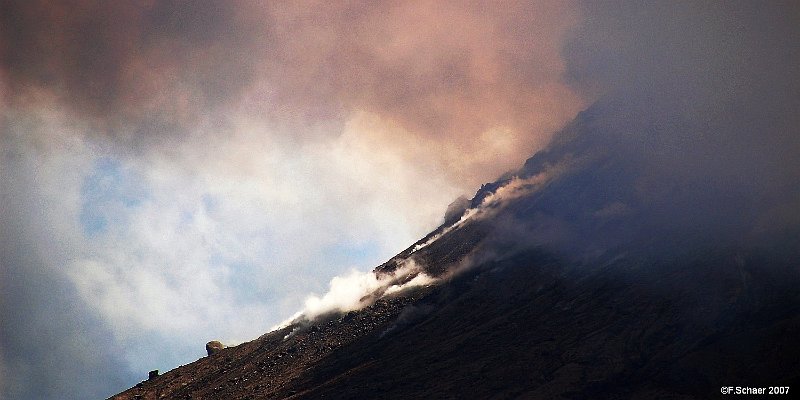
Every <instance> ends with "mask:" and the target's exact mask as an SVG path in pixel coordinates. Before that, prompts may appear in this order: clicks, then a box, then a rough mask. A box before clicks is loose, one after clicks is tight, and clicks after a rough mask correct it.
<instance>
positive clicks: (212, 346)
mask: <svg viewBox="0 0 800 400" xmlns="http://www.w3.org/2000/svg"><path fill="white" fill-rule="evenodd" d="M224 348H225V345H224V344H222V343H220V342H219V341H216V340H212V341H210V342H208V343H206V352H207V353H208V355H212V354H217V353H219V351H220V350H222V349H224Z"/></svg>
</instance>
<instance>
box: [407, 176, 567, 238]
mask: <svg viewBox="0 0 800 400" xmlns="http://www.w3.org/2000/svg"><path fill="white" fill-rule="evenodd" d="M562 170H563V168H561V167H558V168H555V167H554V168H550V169H548V170H546V171H544V172H541V173H539V174H536V175H534V176H531V177H528V178H520V177H517V176H515V177H513V178H511V180H509V181H508V182H507V183H506V184H505V185H503V186H500V187H499V188H497V189H496V190H495V191H494V192H493V193H491V194H489V195H488V196H486V197H485V198H484V199H483V200H482V201H481V203H480V204H479V205H478V206H477V207H473V208H468V209H467V210H466V211H464V215H462V216H461V218H459V220H458V221H456V222H455V223H453V224H452V225H450V226H448V227H447V228H445V229H444V230H442V231H441V232H439V233H437V234H435V235H433V236H431V238H430V239H428V240H426V241H425V242H423V243H420V244H418V245H416V246H414V248H413V249H412V250H411V252H412V253H414V252H416V251H418V250H420V249H422V248H425V247H428V246H429V245H430V244H431V243H433V242H435V241H437V240H439V238H441V237H442V236H444V235H446V234H448V233H450V232H452V231H454V230H456V229H458V228H460V227H461V226H463V225H464V224H465V223H467V221H469V220H473V219H482V218H486V217H487V216H489V215H491V214H492V213H491V211H492V210H493V209H494V208H496V207H497V206H498V205H500V204H501V203H503V202H506V201H509V200H512V199H515V198H518V197H520V196H523V195H525V194H528V193H531V192H533V191H534V190H538V189H539V188H541V187H542V185H544V184H545V183H546V182H547V181H549V180H550V179H552V178H553V177H554V176H555V175H556V174H557V173H558V172H560V171H562Z"/></svg>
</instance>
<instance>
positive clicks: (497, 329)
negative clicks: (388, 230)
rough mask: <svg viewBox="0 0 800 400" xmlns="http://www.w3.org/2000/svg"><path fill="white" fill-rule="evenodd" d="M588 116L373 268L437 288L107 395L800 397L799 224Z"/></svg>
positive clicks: (319, 321)
mask: <svg viewBox="0 0 800 400" xmlns="http://www.w3.org/2000/svg"><path fill="white" fill-rule="evenodd" d="M598 107H601V106H597V107H595V109H592V110H590V111H588V112H585V113H583V114H582V115H581V116H579V118H578V119H577V120H576V121H575V122H574V123H573V124H572V126H570V127H569V128H568V129H567V130H566V131H565V132H564V133H563V134H562V135H561V136H560V137H559V141H558V142H556V143H554V144H553V145H552V146H551V147H550V148H549V149H548V150H546V151H544V152H541V153H539V154H537V155H535V156H534V157H533V158H531V159H529V160H528V162H527V163H526V164H525V166H524V167H523V168H522V169H520V170H519V171H515V172H513V173H509V174H507V175H506V176H504V177H502V178H501V179H499V180H498V181H496V182H494V183H490V184H487V185H484V187H482V188H481V190H480V191H478V193H477V194H476V195H475V197H474V198H473V199H472V200H471V202H470V203H469V204H468V205H467V207H466V208H465V209H464V210H463V212H461V215H460V217H459V216H458V215H457V214H456V216H455V217H452V213H453V210H451V213H450V214H451V215H450V216H451V218H448V223H447V224H445V225H443V226H441V227H439V228H438V229H437V230H435V231H434V232H432V233H431V234H429V235H428V236H427V237H425V238H423V239H421V240H420V241H419V242H417V243H415V244H414V245H413V246H411V247H409V248H408V249H407V250H405V251H404V252H402V253H400V254H398V255H397V256H396V257H394V258H392V259H391V260H389V261H387V262H386V263H384V264H383V265H381V266H379V267H377V268H376V270H375V273H376V274H378V275H379V276H393V275H392V274H393V273H397V271H399V270H401V268H402V267H403V266H405V265H407V263H408V262H409V260H413V261H414V265H416V266H418V267H419V268H418V269H415V270H413V271H412V272H411V273H410V274H399V273H398V274H397V275H396V276H394V278H392V279H390V280H391V283H392V284H398V285H401V284H403V283H404V282H408V281H410V280H411V279H412V278H414V276H415V275H416V274H419V273H425V274H427V275H429V276H432V277H434V278H436V280H435V281H434V282H433V283H430V284H427V285H419V286H414V287H408V288H405V289H403V290H399V291H395V292H393V293H389V294H386V293H385V291H386V287H383V288H381V289H380V290H378V291H377V292H376V293H374V294H372V295H370V296H367V297H369V298H365V299H363V301H364V308H362V309H360V310H357V311H350V312H347V313H329V314H326V315H323V316H320V317H318V318H316V319H314V320H309V319H307V318H302V317H301V318H298V319H297V320H295V322H294V323H293V324H291V325H289V326H287V327H285V328H283V329H280V330H277V331H274V332H270V333H268V334H266V335H264V336H262V337H261V338H258V339H256V340H254V341H252V342H249V343H245V344H242V345H240V346H236V347H233V348H228V349H225V350H223V351H221V352H219V353H218V354H215V355H212V356H209V357H205V358H203V359H200V360H198V361H196V362H194V363H191V364H189V365H185V366H181V367H179V368H176V369H174V370H172V371H169V372H167V373H166V374H163V375H161V376H159V377H156V378H154V379H151V380H148V381H146V382H143V383H141V384H139V385H137V386H136V387H134V388H131V389H129V390H127V391H125V392H123V393H121V394H119V395H117V396H114V397H113V398H114V399H158V398H176V399H184V398H185V399H190V398H194V399H278V398H293V399H302V398H308V399H312V398H314V399H316V398H336V399H341V398H345V399H347V398H352V399H364V398H378V397H379V398H390V399H391V398H396V399H407V398H459V399H461V398H478V399H493V398H496V399H506V398H547V399H553V398H565V399H566V398H569V399H575V398H579V399H580V398H583V399H597V398H641V399H652V398H703V399H704V398H710V397H716V396H718V395H720V394H719V393H720V388H721V387H723V386H749V387H766V386H791V387H792V389H797V388H798V387H800V346H796V338H797V337H799V336H800V291H798V290H797V287H799V286H798V284H800V268H799V267H800V265H798V260H800V252H799V251H800V250H799V249H800V246H797V244H798V243H800V241H799V240H798V238H799V237H800V236H798V234H797V229H796V227H792V226H791V225H789V226H788V228H785V227H784V228H781V229H777V230H775V229H772V230H770V229H756V227H758V226H760V225H758V223H759V221H763V215H761V214H758V212H756V210H755V208H753V207H751V206H752V204H751V203H749V202H750V199H749V198H747V197H745V196H739V197H737V196H736V193H735V188H730V187H725V186H720V185H717V184H716V183H714V182H706V183H703V182H702V181H700V180H695V179H693V178H691V177H683V178H680V179H678V178H674V179H667V177H668V176H669V175H666V174H664V173H663V171H661V170H660V169H659V168H657V167H653V166H652V165H651V164H649V163H648V162H647V160H646V159H647V158H648V155H647V153H644V154H642V153H641V152H639V151H638V150H639V149H635V150H636V151H634V150H632V149H629V148H627V147H626V146H624V145H620V144H619V143H618V142H617V141H618V140H619V137H618V136H616V134H615V133H614V131H613V130H612V129H610V128H609V127H608V126H606V125H604V122H603V120H598V119H597V118H596V117H595V116H596V115H597V114H598V113H601V112H600V111H598V110H597V108H598ZM628 150H630V151H628ZM698 179H699V178H698ZM731 190H733V191H731ZM723 200H724V201H723ZM198 345H201V344H198Z"/></svg>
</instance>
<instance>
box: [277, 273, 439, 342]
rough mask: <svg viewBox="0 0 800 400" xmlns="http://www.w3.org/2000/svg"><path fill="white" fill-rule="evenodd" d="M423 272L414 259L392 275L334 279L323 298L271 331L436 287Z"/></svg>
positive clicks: (312, 299)
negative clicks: (394, 295) (410, 290)
mask: <svg viewBox="0 0 800 400" xmlns="http://www.w3.org/2000/svg"><path fill="white" fill-rule="evenodd" d="M421 270H422V268H421V267H420V266H419V265H418V264H417V263H416V262H415V261H414V260H413V259H405V260H403V261H402V262H401V263H400V265H399V267H398V268H397V269H396V270H395V271H393V272H391V273H386V274H380V275H378V274H376V273H375V272H373V271H369V272H360V271H357V270H351V271H350V272H349V273H347V274H346V275H342V276H336V277H334V278H333V279H331V282H330V285H329V289H328V292H327V293H325V294H324V295H322V296H319V295H316V294H312V295H310V296H308V298H306V301H305V306H304V308H303V310H301V311H299V312H297V313H295V314H294V315H292V316H291V317H289V319H287V320H285V321H283V322H282V323H280V324H278V325H277V326H275V327H273V328H272V330H276V329H282V328H285V327H287V326H290V325H292V324H294V323H298V322H302V321H314V320H315V319H317V318H318V317H320V316H322V315H325V314H329V313H332V312H342V313H343V312H348V311H356V310H360V309H362V308H364V307H368V306H370V305H371V304H373V303H375V301H376V300H378V299H380V298H381V297H383V296H385V295H388V294H392V293H397V292H399V291H401V290H405V289H408V288H411V287H416V286H424V285H430V284H433V283H434V282H435V279H434V278H432V277H430V276H428V275H426V274H425V273H424V272H421ZM409 278H410V279H409Z"/></svg>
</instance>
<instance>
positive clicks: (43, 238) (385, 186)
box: [0, 0, 800, 399]
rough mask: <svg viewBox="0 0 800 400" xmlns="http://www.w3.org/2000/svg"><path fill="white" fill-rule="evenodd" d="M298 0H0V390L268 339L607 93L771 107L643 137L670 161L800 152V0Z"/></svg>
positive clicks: (637, 103) (656, 108)
mask: <svg viewBox="0 0 800 400" xmlns="http://www.w3.org/2000/svg"><path fill="white" fill-rule="evenodd" d="M287 3H288V2H271V3H268V2H234V1H218V2H212V1H198V2H167V1H157V0H156V1H142V2H124V3H123V2H106V1H71V2H67V1H6V0H0V95H2V97H0V293H2V295H0V301H2V303H0V317H2V318H1V319H0V323H1V324H2V326H0V395H2V394H5V397H8V398H22V399H41V398H76V399H77V398H98V397H104V396H108V395H110V394H111V393H114V392H117V391H119V390H122V389H124V388H127V387H129V386H131V385H133V384H135V383H136V382H138V381H139V380H141V379H143V378H144V377H145V376H146V372H147V371H148V370H151V369H161V370H168V369H171V368H174V367H176V366H177V365H180V364H185V363H188V362H190V361H193V360H195V359H196V358H198V357H200V356H202V355H203V354H204V344H205V343H206V342H207V341H209V340H212V339H218V340H221V341H223V342H227V343H238V342H241V341H245V340H250V339H253V338H255V337H257V336H259V335H261V334H263V333H265V332H266V331H267V330H268V329H269V327H271V326H273V325H275V324H276V323H278V322H280V321H282V320H284V319H285V318H286V317H288V316H289V315H291V314H293V313H294V312H295V311H297V310H299V309H300V308H301V307H302V304H303V300H304V299H305V298H306V296H307V295H308V294H309V293H312V292H315V293H321V292H323V291H324V290H325V287H326V285H327V282H328V281H329V280H330V279H331V277H333V276H336V275H340V274H343V273H346V272H347V271H348V270H349V269H351V268H355V269H358V270H362V271H366V270H369V269H371V268H372V267H374V266H376V265H377V264H379V263H380V262H382V261H385V260H386V259H388V258H389V257H391V256H392V255H393V254H394V253H396V252H397V251H399V250H401V249H403V248H405V247H406V246H408V245H410V244H411V243H413V242H414V241H416V240H417V239H419V238H420V237H421V236H422V235H424V234H425V233H427V231H429V230H431V229H432V228H434V227H436V226H437V225H438V224H439V223H440V222H441V221H442V217H443V215H444V211H445V209H446V207H447V205H448V204H449V203H450V202H451V201H452V200H454V199H455V198H456V197H458V196H459V195H462V194H471V193H472V192H474V190H475V189H476V188H477V187H478V186H479V185H480V183H482V182H488V181H492V180H494V179H495V178H496V177H497V176H498V175H500V174H502V173H503V172H505V171H507V170H510V169H512V168H516V167H518V166H519V165H520V164H521V163H522V162H523V161H524V160H525V159H526V158H527V157H529V156H530V155H532V154H533V153H534V152H535V151H537V150H538V149H541V148H543V147H544V146H545V145H546V144H547V143H548V141H549V140H550V139H551V137H552V136H553V134H555V133H556V132H557V131H558V130H559V129H560V128H561V127H563V126H564V125H566V124H567V123H568V122H569V121H570V120H572V118H574V117H575V115H576V114H577V113H578V112H580V111H581V110H584V109H585V108H586V107H588V106H589V105H590V104H592V103H593V102H594V101H595V100H597V99H605V101H608V102H609V104H618V103H620V102H623V103H625V104H626V107H624V109H625V110H626V112H640V111H641V112H646V113H649V114H652V115H654V116H656V118H655V119H656V120H659V119H658V118H661V119H660V120H659V121H661V120H669V121H673V120H675V119H683V120H684V121H689V122H691V123H690V124H689V125H691V126H693V127H695V128H697V127H698V126H700V125H702V124H703V123H706V122H703V121H706V120H709V121H710V120H714V121H716V122H714V123H713V124H711V123H709V125H708V126H714V127H716V128H718V127H720V126H725V125H724V124H723V123H721V122H719V121H726V118H725V116H726V115H728V114H729V113H732V112H734V111H735V110H737V109H747V110H750V111H749V113H750V114H748V115H752V116H754V118H752V119H748V121H752V126H750V127H745V128H743V127H741V126H740V125H741V124H737V125H736V126H728V128H730V129H726V130H725V131H724V132H715V133H714V135H716V136H714V135H709V136H708V137H703V138H702V139H701V140H698V139H697V136H696V135H695V133H696V132H697V131H691V132H687V133H686V134H685V135H682V134H670V135H662V136H659V135H652V136H651V137H650V138H648V139H647V140H641V141H637V140H638V139H637V140H633V141H631V143H633V144H637V143H639V144H641V143H646V144H647V145H648V146H650V145H653V144H654V143H656V144H655V146H656V147H658V148H659V149H673V150H669V151H666V152H654V154H656V155H662V157H661V158H659V160H660V161H663V162H662V163H661V164H660V165H661V168H665V169H667V168H672V167H675V168H672V169H671V170H676V171H679V173H680V174H696V173H698V172H697V171H703V172H702V173H703V174H709V176H714V177H723V176H734V177H738V178H741V177H742V174H745V175H746V176H748V177H749V176H750V174H752V175H753V176H755V173H754V172H752V171H753V169H754V168H758V169H759V173H762V172H763V175H761V176H764V177H766V178H765V179H766V180H767V181H769V182H767V183H766V184H765V185H764V188H763V189H764V190H770V191H773V192H779V191H786V190H791V189H787V188H788V187H791V185H790V184H791V183H794V182H796V178H797V175H798V171H800V168H799V169H795V167H797V162H796V161H793V160H794V159H796V158H800V157H797V155H798V154H800V146H798V139H797V137H798V135H797V129H796V127H797V126H798V125H800V124H798V121H797V117H796V116H795V117H791V116H790V114H791V113H790V111H791V110H792V109H794V110H797V108H794V107H796V106H797V103H798V96H800V94H799V93H800V91H798V88H800V85H798V77H800V71H798V64H800V63H796V61H797V60H798V59H800V56H799V55H798V52H799V51H800V50H799V49H800V46H797V43H800V36H798V29H797V26H799V25H800V13H798V7H797V6H796V5H794V4H792V3H791V2H787V3H783V4H782V3H777V2H771V3H770V4H769V7H767V5H763V4H761V2H724V3H721V2H720V3H711V4H706V5H696V4H689V3H676V4H672V3H673V2H665V3H663V4H653V5H648V6H639V5H632V4H618V3H596V2H589V3H588V4H581V3H579V2H571V1H543V2H540V1H533V2H521V1H520V2H517V1H501V2H488V1H487V2H482V1H470V2H464V1H452V2H448V1H397V2H394V1H386V2H366V1H365V2H355V1H347V2H336V5H331V4H330V3H331V2H324V1H298V2H292V3H291V4H287ZM798 114H800V113H798ZM792 115H793V114H792ZM621 118H624V116H621ZM729 125H732V124H729ZM697 129H700V128H697ZM700 130H701V129H700ZM754 131H758V132H764V133H763V134H761V135H758V134H754V133H753V132H754ZM671 132H672V131H671ZM645 147H646V146H645ZM675 149H677V150H675ZM686 150H690V151H686ZM711 151H713V152H715V154H718V155H719V157H714V158H708V157H706V155H707V154H708V153H709V152H711ZM695 153H696V154H695ZM664 154H666V156H664ZM741 160H744V161H742V162H740V161H741ZM776 160H777V161H776ZM718 169H719V170H725V171H729V172H726V173H717V172H715V171H716V170H718ZM738 178H730V179H732V182H733V180H736V179H738ZM792 195H794V192H793V194H792ZM797 204H800V203H797ZM791 214H792V215H795V214H796V213H791Z"/></svg>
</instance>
